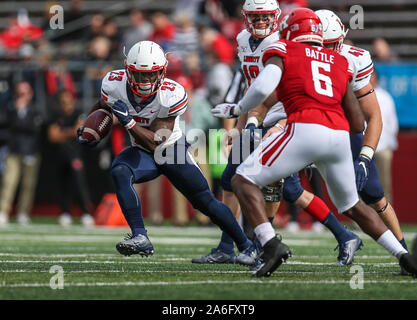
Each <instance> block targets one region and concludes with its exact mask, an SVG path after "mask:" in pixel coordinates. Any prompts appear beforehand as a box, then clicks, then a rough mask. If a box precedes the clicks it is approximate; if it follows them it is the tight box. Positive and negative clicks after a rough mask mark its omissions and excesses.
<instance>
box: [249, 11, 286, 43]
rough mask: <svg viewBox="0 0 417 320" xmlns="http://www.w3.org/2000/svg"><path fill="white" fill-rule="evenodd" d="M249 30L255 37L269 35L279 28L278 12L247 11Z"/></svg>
mask: <svg viewBox="0 0 417 320" xmlns="http://www.w3.org/2000/svg"><path fill="white" fill-rule="evenodd" d="M245 15H246V26H247V29H248V31H249V32H250V33H251V34H252V35H253V36H255V37H260V38H263V37H267V36H269V35H270V34H271V33H273V32H274V31H275V30H276V29H277V22H278V14H277V12H257V13H245Z"/></svg>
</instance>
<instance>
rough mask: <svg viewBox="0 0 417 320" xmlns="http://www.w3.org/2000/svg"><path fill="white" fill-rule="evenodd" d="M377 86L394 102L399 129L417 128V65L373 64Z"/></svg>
mask: <svg viewBox="0 0 417 320" xmlns="http://www.w3.org/2000/svg"><path fill="white" fill-rule="evenodd" d="M375 69H376V70H377V72H378V75H379V85H380V86H381V87H382V88H384V89H385V90H387V91H388V92H389V93H390V94H391V95H392V97H393V99H394V101H395V107H396V110H397V116H398V121H399V124H400V127H401V128H413V127H414V128H417V63H375Z"/></svg>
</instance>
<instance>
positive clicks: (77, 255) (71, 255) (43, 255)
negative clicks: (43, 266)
mask: <svg viewBox="0 0 417 320" xmlns="http://www.w3.org/2000/svg"><path fill="white" fill-rule="evenodd" d="M179 255H181V256H183V257H184V256H189V257H190V258H193V257H195V256H196V254H183V253H181V254H158V255H157V257H158V258H159V257H161V258H169V257H171V259H170V260H188V259H187V258H178V256H179ZM0 257H19V258H24V257H25V258H84V257H85V258H88V257H104V258H112V257H114V258H120V257H121V256H120V255H119V254H118V253H62V254H52V253H51V254H47V253H30V254H25V253H9V252H5V253H1V252H0ZM297 258H301V259H332V258H336V254H335V255H320V256H318V255H303V256H299V255H297ZM355 259H363V260H366V259H395V258H394V257H392V256H391V255H388V254H387V255H381V256H369V255H363V256H361V255H356V256H355ZM0 262H1V260H0Z"/></svg>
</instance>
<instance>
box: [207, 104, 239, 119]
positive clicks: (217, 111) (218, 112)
mask: <svg viewBox="0 0 417 320" xmlns="http://www.w3.org/2000/svg"><path fill="white" fill-rule="evenodd" d="M211 113H212V114H213V116H215V117H217V118H236V117H238V116H240V114H241V111H240V107H239V105H238V104H235V103H221V104H218V105H217V106H215V107H214V108H213V109H211Z"/></svg>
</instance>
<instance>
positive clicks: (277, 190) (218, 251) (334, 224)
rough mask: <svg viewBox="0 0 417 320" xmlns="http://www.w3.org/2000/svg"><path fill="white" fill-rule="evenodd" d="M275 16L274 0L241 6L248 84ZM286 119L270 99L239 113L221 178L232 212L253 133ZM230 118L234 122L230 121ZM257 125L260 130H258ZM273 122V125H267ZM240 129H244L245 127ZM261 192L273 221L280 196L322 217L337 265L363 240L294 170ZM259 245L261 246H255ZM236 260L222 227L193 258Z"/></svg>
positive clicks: (273, 37) (232, 93) (275, 35)
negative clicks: (235, 183)
mask: <svg viewBox="0 0 417 320" xmlns="http://www.w3.org/2000/svg"><path fill="white" fill-rule="evenodd" d="M279 15H280V9H279V5H278V3H277V1H276V0H256V1H255V0H246V1H245V3H244V5H243V16H244V18H245V24H246V29H244V30H242V31H241V32H240V33H239V34H238V36H237V39H236V40H237V43H238V57H239V60H240V62H241V71H242V73H243V75H244V81H245V82H246V87H247V88H248V87H250V85H251V83H252V82H253V81H254V80H255V79H256V77H257V76H258V74H259V73H260V72H261V71H262V70H263V68H264V66H263V64H262V60H261V58H262V54H263V51H264V50H265V48H267V47H268V46H269V45H270V44H272V43H274V42H276V41H277V40H279V38H280V36H279V31H278V29H277V28H278V25H277V23H278V18H279ZM241 78H242V77H241V73H237V76H236V78H235V79H234V80H236V81H235V82H236V83H232V88H231V89H229V92H228V94H227V95H226V99H225V100H226V102H229V103H234V102H237V101H238V100H239V99H240V98H241V97H240V96H239V94H238V92H239V91H241V90H240V88H241V85H240V84H239V82H240V81H241V80H243V79H241ZM286 118H287V115H286V114H285V111H284V106H283V105H282V103H281V102H278V103H276V104H274V105H273V106H272V107H271V108H270V109H268V108H266V107H265V106H264V105H260V106H258V107H256V108H255V109H253V110H251V111H250V112H249V114H244V115H241V116H240V117H239V119H238V122H237V124H236V129H234V131H235V133H236V132H239V133H241V132H242V135H241V136H240V137H239V138H238V139H235V142H234V143H233V147H232V151H231V152H230V155H229V159H228V165H227V167H226V169H225V170H224V172H223V175H222V179H221V182H222V187H223V190H224V191H223V201H224V203H225V204H226V205H228V206H229V208H231V210H232V212H233V214H234V215H235V216H236V217H238V215H239V214H240V206H239V202H238V201H237V198H236V196H235V195H234V193H233V191H232V186H231V180H232V177H233V175H234V174H235V172H236V169H237V167H238V166H239V164H240V163H241V162H242V161H243V160H244V158H246V157H247V156H248V155H249V152H252V151H253V147H256V146H254V143H253V141H252V142H250V141H249V140H250V139H251V138H252V139H253V138H254V137H256V136H257V135H259V136H260V135H262V134H265V136H268V135H269V134H271V133H272V132H275V131H277V130H283V129H284V126H285V123H286ZM232 121H233V122H234V120H232ZM261 124H262V125H261ZM258 127H259V128H260V129H257V128H258ZM271 127H272V129H270V128H271ZM243 128H245V129H247V130H243ZM268 129H270V130H268ZM242 130H243V131H242ZM248 133H249V134H248ZM258 142H259V141H258ZM250 144H252V146H251V147H252V149H251V150H245V149H244V148H246V149H249V148H248V146H249V145H250ZM242 149H243V150H242ZM240 157H241V158H240ZM236 158H238V159H236ZM262 191H263V193H264V198H265V201H266V208H265V209H266V212H267V216H268V219H269V221H270V222H271V223H272V222H273V219H274V216H275V214H276V212H277V210H278V207H279V201H280V200H281V198H283V199H285V200H286V201H288V202H291V203H295V204H296V205H297V206H299V207H301V208H302V209H304V210H305V211H306V212H308V213H309V214H310V215H312V216H313V217H314V218H315V219H317V220H318V221H320V222H321V223H322V224H323V225H325V226H326V227H327V228H328V229H329V230H330V231H331V232H332V233H333V234H334V235H335V237H336V240H337V242H338V247H339V256H338V257H337V260H338V261H337V265H347V264H350V263H352V261H353V258H354V254H355V252H356V251H357V250H358V249H359V248H360V246H361V245H362V241H361V239H359V237H357V236H356V235H355V234H354V233H352V232H350V231H349V230H347V229H346V228H345V227H343V225H342V224H341V223H340V222H339V221H338V220H337V218H336V217H335V216H334V214H333V213H332V212H331V211H330V209H329V208H328V206H327V205H326V204H325V203H324V202H323V201H322V200H321V199H320V198H319V197H317V196H315V195H314V194H312V193H310V192H308V191H306V190H304V189H303V188H302V186H301V182H300V179H299V177H298V174H297V173H295V174H293V175H291V176H290V177H288V178H286V179H285V181H284V183H283V184H282V183H275V184H273V185H270V186H267V187H264V188H263V189H262ZM255 242H256V243H257V239H255ZM260 247H261V246H260V245H259V246H258V248H260ZM239 260H240V259H237V262H238V263H240V262H241V261H239ZM234 261H235V257H234V251H233V240H232V239H231V238H230V236H228V235H227V233H225V232H223V234H222V237H221V241H220V243H219V245H218V246H217V248H214V249H212V251H211V252H210V253H209V254H207V255H204V256H202V257H199V258H193V259H192V262H193V263H233V262H234ZM249 263H250V262H249V261H245V264H249Z"/></svg>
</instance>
